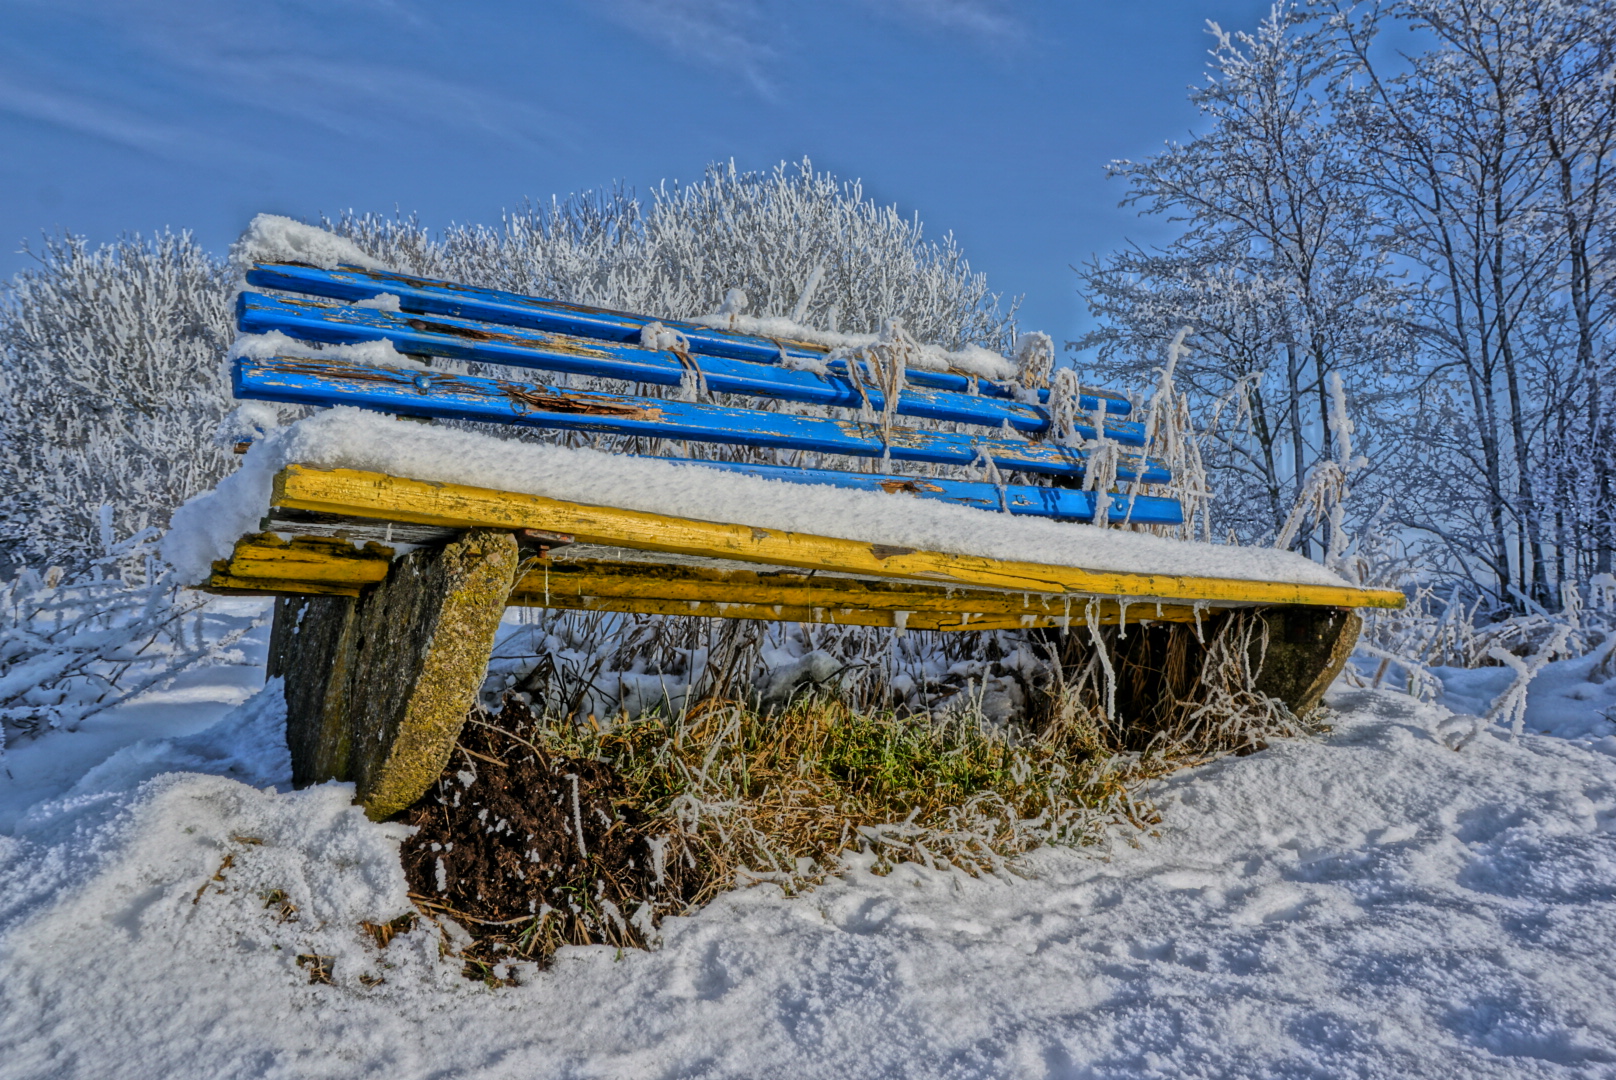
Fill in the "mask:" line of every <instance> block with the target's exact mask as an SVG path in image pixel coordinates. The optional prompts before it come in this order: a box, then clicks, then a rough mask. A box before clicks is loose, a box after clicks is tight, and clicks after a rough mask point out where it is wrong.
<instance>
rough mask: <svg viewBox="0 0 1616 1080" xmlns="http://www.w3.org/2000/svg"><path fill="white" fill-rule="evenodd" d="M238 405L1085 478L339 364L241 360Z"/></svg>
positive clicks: (1150, 477) (845, 427) (755, 417)
mask: <svg viewBox="0 0 1616 1080" xmlns="http://www.w3.org/2000/svg"><path fill="white" fill-rule="evenodd" d="M233 373H234V387H235V394H236V397H238V398H255V399H259V400H267V401H286V402H295V403H300V404H308V405H328V406H329V405H357V406H361V407H363V408H369V409H376V410H379V411H382V412H389V413H402V414H408V415H420V416H435V417H444V418H450V419H460V420H477V421H485V422H496V423H507V424H519V425H524V426H533V427H546V428H563V429H570V430H578V431H595V432H602V433H606V434H613V435H626V436H640V437H648V438H662V439H689V440H695V441H699V442H714V443H728V444H738V445H746V446H753V447H768V448H776V449H786V450H806V451H810V452H814V453H821V454H842V455H851V456H855V457H876V458H888V459H890V460H894V461H918V462H926V463H930V464H938V465H958V466H969V465H972V464H975V463H977V462H979V461H980V460H981V459H983V458H984V457H985V458H987V459H988V460H991V461H992V462H994V463H995V464H996V465H997V466H998V467H999V468H1000V469H1001V470H1004V471H1006V472H1009V471H1019V472H1026V473H1034V474H1040V475H1046V476H1060V477H1074V476H1080V475H1081V474H1082V471H1083V463H1084V460H1085V457H1084V455H1083V454H1082V452H1080V451H1078V450H1074V449H1072V448H1070V447H1066V446H1060V445H1057V444H1053V443H1044V442H1030V441H1027V440H1024V439H1016V438H992V437H985V436H974V435H967V434H962V433H956V432H942V431H923V430H917V429H914V428H905V427H898V426H894V427H893V428H891V429H890V431H888V432H883V430H882V428H881V426H880V425H878V424H873V423H864V422H860V421H852V420H835V419H830V418H828V417H818V416H792V415H790V414H786V413H773V412H763V411H760V410H756V409H735V408H729V407H726V406H720V405H710V404H706V403H701V402H689V401H678V400H673V399H668V398H647V397H632V396H625V395H617V394H602V393H596V392H592V391H583V390H572V389H568V388H564V387H553V386H543V385H537V384H529V383H515V382H509V381H506V380H503V379H485V378H479V377H475V376H470V375H452V374H448V373H444V372H435V371H430V370H420V371H408V370H400V369H398V368H389V367H375V366H371V365H368V364H356V363H350V362H347V361H342V360H334V359H310V358H304V357H272V358H270V359H267V360H257V359H252V358H249V357H238V358H237V359H236V361H235V365H234V369H233ZM1117 476H1118V478H1119V479H1122V480H1133V479H1140V480H1143V481H1144V482H1146V483H1151V484H1161V483H1166V482H1167V481H1168V480H1169V479H1170V478H1171V477H1170V474H1169V473H1168V471H1167V470H1166V469H1165V468H1164V467H1162V466H1161V465H1160V464H1159V463H1156V462H1151V461H1141V460H1139V459H1137V458H1131V459H1130V458H1124V459H1123V461H1122V462H1121V463H1119V465H1118V468H1117Z"/></svg>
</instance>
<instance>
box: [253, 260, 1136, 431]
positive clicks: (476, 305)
mask: <svg viewBox="0 0 1616 1080" xmlns="http://www.w3.org/2000/svg"><path fill="white" fill-rule="evenodd" d="M247 283H248V284H250V285H255V286H258V287H259V288H265V289H278V290H282V291H286V292H301V293H305V294H307V295H310V296H323V297H326V298H328V299H333V300H342V301H346V302H350V303H351V302H353V301H357V300H369V299H373V298H375V297H377V296H379V295H381V294H382V293H391V294H392V295H394V296H397V297H398V298H399V301H400V306H401V307H402V308H403V310H405V311H407V312H412V313H417V314H435V315H449V316H454V317H458V318H467V319H477V320H482V321H485V322H492V323H497V324H500V325H504V326H519V327H525V328H528V329H532V330H541V331H547V332H551V333H560V334H569V335H574V336H578V337H589V338H595V339H597V340H601V341H609V342H619V343H624V342H638V341H639V338H640V331H641V330H642V329H643V328H644V327H645V326H646V325H647V324H648V323H650V322H652V321H654V320H652V319H651V318H650V317H648V316H642V315H634V314H630V313H627V312H621V311H609V310H606V309H604V308H592V307H585V306H582V305H576V304H566V303H562V302H561V301H557V300H545V299H541V298H539V297H532V296H523V295H521V294H520V293H511V292H502V291H500V290H497V289H480V288H474V287H472V286H468V285H458V284H455V283H453V282H447V281H434V280H431V279H427V278H417V277H411V276H409V275H405V274H395V273H391V272H388V271H382V270H364V269H360V268H358V267H339V268H337V269H335V270H323V269H320V268H319V267H313V266H304V265H301V264H298V263H261V264H259V265H257V266H255V267H254V268H253V269H251V270H250V271H248V273H247ZM659 321H661V322H662V323H663V325H665V326H667V327H669V328H671V329H674V330H678V331H679V332H680V333H682V334H684V335H685V337H686V338H688V339H689V341H690V347H691V351H692V352H697V353H702V354H704V355H707V356H715V357H725V358H728V359H731V360H747V361H751V362H753V363H763V364H777V363H778V362H779V360H780V356H781V353H782V350H783V351H784V353H785V354H786V355H788V356H795V357H798V358H802V359H809V360H821V361H822V360H823V359H824V357H825V353H826V350H825V349H824V348H822V347H818V346H815V345H813V344H812V343H809V342H792V341H785V342H781V341H776V340H775V339H773V338H767V337H760V336H757V335H753V334H742V333H736V332H734V331H728V330H717V329H714V328H712V327H707V326H700V325H697V324H695V323H689V322H683V321H680V320H675V319H662V320H659ZM907 379H908V381H909V383H910V385H912V386H916V387H923V388H928V389H933V390H947V391H952V392H955V393H974V394H979V395H983V396H988V397H997V398H1009V397H1012V396H1013V393H1012V391H1010V390H1008V389H1006V388H1004V387H1000V386H997V385H995V384H993V383H991V382H986V381H983V380H978V379H975V378H973V377H971V376H968V375H961V374H957V373H955V372H945V371H925V370H921V369H916V368H911V369H909V371H908V373H907ZM1048 396H1049V392H1048V391H1047V390H1045V391H1040V392H1039V398H1040V400H1043V401H1047V400H1048ZM1079 404H1080V405H1081V407H1082V408H1083V409H1084V410H1085V411H1095V410H1098V409H1100V408H1102V407H1103V408H1104V409H1105V410H1106V412H1107V413H1109V414H1111V415H1115V416H1125V415H1127V414H1128V413H1129V411H1130V409H1131V406H1130V405H1129V403H1128V400H1127V399H1126V398H1124V397H1122V396H1121V395H1118V394H1109V393H1105V392H1103V391H1094V390H1085V392H1084V393H1083V394H1082V395H1081V397H1080V399H1079Z"/></svg>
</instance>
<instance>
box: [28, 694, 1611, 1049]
mask: <svg viewBox="0 0 1616 1080" xmlns="http://www.w3.org/2000/svg"><path fill="white" fill-rule="evenodd" d="M1595 689H1596V690H1600V691H1601V692H1602V688H1595ZM1332 702H1333V704H1334V706H1335V708H1336V709H1337V710H1339V711H1338V715H1337V716H1336V717H1335V719H1334V731H1333V733H1332V734H1331V735H1330V736H1329V737H1328V738H1326V739H1322V740H1307V741H1296V742H1287V743H1281V744H1277V745H1275V746H1273V747H1271V748H1270V749H1268V750H1266V751H1264V752H1262V753H1259V754H1255V755H1251V756H1249V757H1243V758H1228V759H1224V760H1222V761H1219V762H1215V763H1213V764H1210V765H1207V766H1204V767H1201V768H1199V769H1196V770H1192V771H1189V772H1185V773H1181V774H1178V775H1177V776H1175V777H1173V778H1171V779H1170V780H1169V781H1168V782H1166V783H1164V784H1162V785H1160V786H1159V787H1158V788H1157V789H1156V790H1155V791H1154V792H1153V793H1152V794H1153V800H1154V802H1155V804H1156V806H1157V807H1158V808H1159V809H1160V811H1161V814H1162V822H1161V824H1160V826H1159V827H1158V829H1157V832H1158V834H1159V835H1145V834H1139V833H1136V832H1132V831H1129V832H1122V831H1118V832H1117V834H1116V835H1115V836H1114V838H1113V839H1112V840H1111V842H1110V843H1109V844H1107V845H1105V846H1102V847H1100V848H1095V849H1081V850H1046V851H1043V852H1041V853H1038V854H1036V855H1035V856H1034V857H1033V858H1031V859H1030V860H1029V862H1028V864H1027V866H1026V874H1027V876H1025V877H1019V878H1005V879H981V880H973V879H970V878H966V877H964V876H962V875H959V874H957V873H947V872H940V871H928V870H924V869H921V868H917V867H913V866H905V867H900V868H899V869H898V870H897V871H895V872H894V873H892V874H890V875H888V876H885V877H879V876H876V875H873V874H871V873H869V872H868V869H867V867H866V865H865V864H864V863H862V862H861V861H860V860H858V859H853V860H851V861H850V862H849V864H848V866H847V870H846V873H845V875H844V876H843V877H842V878H840V879H838V880H834V881H832V882H830V883H828V884H826V885H825V886H823V887H821V888H819V889H817V890H814V891H813V892H811V893H809V894H806V895H804V896H801V897H796V898H787V897H784V896H782V895H780V893H779V892H778V890H777V889H776V888H775V887H774V886H772V885H760V886H756V887H753V888H749V889H743V890H739V891H736V892H733V893H730V894H727V895H725V896H722V897H720V898H719V899H718V900H717V901H716V902H714V903H713V904H711V905H709V906H708V907H707V908H706V909H705V910H703V911H702V912H700V913H699V914H697V915H695V916H693V917H690V918H682V919H673V920H670V921H669V922H668V923H667V924H666V925H665V927H664V932H663V941H662V944H661V946H660V948H658V949H656V950H655V951H651V952H640V951H635V950H628V951H625V952H623V953H622V954H621V955H619V954H618V953H617V952H616V951H615V950H612V949H607V948H598V947H597V948H567V949H563V950H561V952H560V953H559V954H558V957H557V962H556V964H555V966H554V967H553V968H552V969H550V970H549V971H546V972H537V971H533V970H528V969H522V970H519V975H520V976H521V977H522V979H523V985H520V986H517V987H513V988H504V989H500V990H490V989H488V988H486V987H484V986H483V985H481V984H478V983H472V982H468V981H466V980H464V979H462V978H461V977H460V975H459V964H458V962H457V961H456V960H455V958H454V957H453V956H452V955H449V956H440V955H439V947H440V941H442V942H445V943H448V944H449V945H450V946H451V947H452V939H453V936H454V932H453V930H452V929H450V930H448V931H447V932H445V933H444V934H441V935H440V933H439V932H438V931H436V930H435V929H433V928H431V927H430V926H426V925H422V926H418V927H417V928H416V929H414V930H411V931H409V932H408V933H405V934H402V935H400V936H399V937H397V938H395V939H394V940H393V942H392V943H391V944H390V945H389V946H388V947H387V948H386V949H385V950H381V949H378V948H376V947H375V945H374V943H373V942H372V941H371V940H370V939H369V938H368V937H367V936H366V935H365V934H364V933H363V931H362V930H361V928H360V925H359V924H360V922H361V921H365V920H368V921H371V922H379V921H384V920H386V919H390V918H392V917H394V916H397V915H400V914H404V913H406V912H407V911H408V910H409V906H408V900H407V897H406V896H405V893H404V881H403V878H402V875H401V874H400V873H399V871H398V863H397V858H396V854H395V848H396V845H397V843H398V841H399V830H398V828H397V827H396V826H388V825H377V824H374V823H371V822H369V821H367V820H366V819H365V818H364V817H363V815H362V814H361V813H360V812H359V811H358V810H356V809H355V808H353V807H352V806H351V805H349V801H350V799H351V795H352V792H351V789H350V788H349V787H348V786H347V785H342V784H328V785H322V786H319V787H315V788H311V789H307V790H304V791H298V792H290V791H287V790H285V781H286V773H285V766H284V763H283V761H282V760H280V759H278V757H277V755H276V753H274V752H272V750H271V749H270V748H271V747H272V746H273V745H274V743H275V741H276V739H277V738H278V737H279V735H280V732H279V727H278V725H279V723H280V706H279V693H278V689H277V688H275V687H270V688H267V689H266V691H265V693H264V694H262V695H260V696H259V697H257V698H254V699H253V700H252V701H249V702H248V703H247V704H245V705H243V706H242V707H241V708H239V709H238V710H237V711H236V712H235V713H233V714H231V715H230V716H228V717H226V718H225V719H224V720H223V721H221V722H220V723H219V724H218V725H216V726H215V727H214V728H213V729H211V730H210V731H208V732H204V733H202V734H201V735H197V736H192V737H189V738H187V739H165V740H157V741H156V742H153V743H146V744H137V745H136V746H132V747H129V748H127V750H125V751H121V752H120V753H119V754H117V755H115V756H114V758H113V760H111V761H109V762H108V763H107V764H106V765H105V766H103V767H101V768H99V769H97V770H94V771H92V773H91V774H90V775H88V776H86V777H85V778H84V780H83V781H82V782H81V783H79V784H78V785H77V786H76V787H75V788H74V789H73V790H72V791H71V792H69V793H68V794H66V795H64V796H63V797H59V798H55V799H52V800H50V801H49V802H47V803H46V804H44V805H41V806H37V807H35V808H34V809H33V810H31V811H29V812H28V813H27V814H26V815H24V816H23V818H22V820H21V822H20V823H19V825H18V827H17V829H16V830H15V833H14V835H11V836H0V1049H3V1052H4V1058H3V1059H0V1060H3V1061H4V1062H5V1064H4V1066H3V1069H0V1071H3V1072H4V1074H5V1075H6V1077H7V1078H8V1080H34V1078H41V1080H42V1078H45V1077H51V1078H60V1080H71V1078H77V1077H97V1078H99V1077H105V1076H118V1077H120V1078H128V1080H144V1078H147V1077H151V1078H158V1077H161V1078H164V1080H169V1078H177V1080H184V1078H190V1077H197V1078H204V1077H205V1078H208V1080H214V1078H218V1077H235V1076H286V1077H292V1076H296V1077H327V1076H329V1077H344V1078H346V1077H387V1078H389V1080H414V1078H418V1077H419V1078H425V1077H432V1076H446V1075H455V1076H511V1077H523V1078H524V1080H528V1078H531V1080H544V1078H548V1077H572V1076H696V1075H699V1076H706V1077H756V1076H780V1075H790V1076H800V1077H835V1078H838V1080H841V1078H861V1077H917V1078H919V1077H925V1078H931V1077H939V1076H949V1077H994V1078H998V1077H1094V1078H1113V1077H1114V1078H1119V1080H1120V1078H1124V1077H1127V1078H1133V1077H1162V1078H1166V1077H1174V1078H1178V1077H1229V1078H1234V1077H1241V1078H1244V1077H1254V1076H1260V1077H1315V1076H1432V1077H1436V1076H1465V1077H1479V1078H1494V1077H1497V1078H1506V1077H1507V1078H1516V1077H1577V1078H1589V1080H1592V1078H1596V1077H1608V1076H1610V1075H1612V1072H1613V1071H1616V969H1613V967H1612V965H1611V962H1610V957H1611V956H1612V955H1616V886H1613V885H1612V882H1613V881H1616V756H1613V755H1616V739H1613V738H1610V737H1609V736H1604V737H1603V740H1604V741H1608V742H1609V743H1611V744H1612V745H1610V746H1608V747H1606V746H1604V745H1603V742H1602V741H1601V739H1598V738H1584V739H1579V740H1563V739H1556V738H1549V737H1545V736H1540V735H1527V736H1525V737H1523V738H1521V739H1520V740H1518V741H1511V740H1510V739H1509V738H1508V736H1507V734H1506V733H1504V732H1502V731H1500V730H1498V729H1496V728H1493V729H1488V730H1485V731H1482V732H1481V733H1479V734H1478V735H1476V736H1475V737H1474V738H1472V739H1470V740H1469V741H1468V742H1466V743H1465V745H1464V746H1463V748H1462V749H1460V750H1458V751H1454V750H1451V749H1449V744H1450V738H1449V736H1450V730H1449V729H1450V728H1452V727H1453V725H1454V722H1455V720H1456V719H1458V718H1456V717H1454V716H1453V715H1452V714H1451V713H1450V712H1448V710H1446V709H1444V708H1442V707H1440V706H1436V705H1419V704H1416V703H1414V702H1412V701H1411V700H1410V699H1408V698H1406V697H1404V696H1401V695H1398V694H1393V693H1389V692H1384V691H1381V692H1375V691H1351V692H1346V693H1340V694H1337V695H1336V696H1334V697H1333V698H1332ZM1606 726H1607V728H1608V726H1609V725H1608V724H1607V725H1606ZM72 737H73V736H71V735H68V734H66V733H56V734H54V735H52V736H50V738H53V739H57V740H59V741H61V742H66V741H67V740H70V739H71V738H72ZM281 753H284V751H283V750H282V751H281ZM269 785H274V786H269ZM227 855H228V856H230V857H231V858H230V864H229V865H228V866H227V867H224V868H223V869H221V866H224V863H225V857H226V856H227ZM277 895H278V896H279V897H280V898H281V899H276V897H277ZM266 897H269V898H270V899H269V900H268V901H267V902H266V899H265V898H266ZM283 903H289V904H290V905H291V906H292V908H293V909H294V910H293V911H292V913H291V914H290V915H289V916H288V915H287V914H286V909H285V908H284V907H283V906H282V904H283ZM309 955H318V956H322V957H326V958H328V959H327V961H326V963H327V964H328V966H329V970H330V971H331V974H332V980H333V981H332V984H331V985H321V984H311V983H310V981H309V977H308V971H309V969H308V967H307V965H305V966H299V964H298V962H297V958H298V957H299V956H309ZM361 976H364V977H365V978H366V979H368V980H371V981H374V979H376V978H381V979H383V980H384V981H383V982H381V983H379V984H375V985H370V986H367V985H366V984H365V982H363V981H361Z"/></svg>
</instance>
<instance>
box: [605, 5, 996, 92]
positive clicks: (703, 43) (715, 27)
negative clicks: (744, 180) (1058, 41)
mask: <svg viewBox="0 0 1616 1080" xmlns="http://www.w3.org/2000/svg"><path fill="white" fill-rule="evenodd" d="M816 2H818V3H819V4H821V5H823V8H822V9H821V10H822V11H823V10H825V9H829V10H830V11H831V12H832V14H831V17H832V18H837V17H840V18H849V17H850V16H852V14H853V12H852V11H850V10H849V8H850V7H851V8H863V9H864V10H865V11H867V12H873V13H875V14H877V15H879V16H883V17H885V18H886V19H887V21H889V22H892V23H895V24H897V25H898V26H900V27H903V28H906V29H909V30H921V31H926V32H930V33H945V34H954V35H960V36H964V37H967V38H971V39H974V40H975V41H977V42H979V43H982V44H986V45H990V46H995V47H998V46H1003V45H1006V44H1013V43H1016V42H1019V41H1021V40H1023V39H1024V38H1025V36H1026V27H1025V25H1024V23H1023V20H1022V19H1021V18H1020V16H1019V15H1018V14H1017V13H1016V12H1015V11H1013V10H1012V0H840V2H838V0H816ZM586 3H587V7H588V10H590V11H593V12H597V13H599V14H602V15H604V16H605V17H607V18H609V19H610V20H611V21H612V22H614V23H616V24H617V25H618V26H621V27H623V28H624V29H626V30H628V31H630V32H631V33H633V34H635V35H637V36H638V37H640V38H642V39H643V40H646V41H649V42H651V43H652V44H653V45H659V46H661V47H663V48H666V49H667V50H668V51H669V52H670V53H674V54H677V55H679V56H681V57H683V58H685V59H687V60H693V61H696V62H698V63H702V64H706V65H709V66H711V67H714V68H717V69H721V70H728V71H729V72H731V73H732V74H734V75H737V76H739V77H740V78H742V79H743V80H745V81H746V82H748V83H750V84H751V85H752V87H753V88H754V89H755V90H757V91H758V92H759V93H761V94H762V95H764V96H765V97H770V98H772V97H774V96H776V92H777V90H778V84H779V82H780V81H781V80H780V77H779V75H778V74H777V72H779V71H780V70H781V69H782V68H783V67H784V66H785V65H786V63H787V62H788V61H790V60H793V59H796V58H795V57H794V56H793V55H792V52H793V50H792V49H791V48H790V47H789V44H788V43H789V41H790V39H791V36H792V33H793V31H792V27H791V22H792V20H793V16H794V15H797V14H799V13H800V11H801V9H800V8H796V7H794V6H793V5H792V4H790V3H789V2H787V0H586ZM837 8H840V15H837V14H835V9H837Z"/></svg>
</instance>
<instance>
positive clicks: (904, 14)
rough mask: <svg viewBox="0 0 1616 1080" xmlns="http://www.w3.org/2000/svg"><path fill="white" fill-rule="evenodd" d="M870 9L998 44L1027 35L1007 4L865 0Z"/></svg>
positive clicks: (1002, 0)
mask: <svg viewBox="0 0 1616 1080" xmlns="http://www.w3.org/2000/svg"><path fill="white" fill-rule="evenodd" d="M864 3H865V5H866V6H868V7H870V8H872V9H874V10H876V11H879V12H882V13H883V14H886V15H889V16H891V17H893V18H896V19H899V20H901V21H904V22H908V23H911V24H919V25H921V26H926V27H931V28H936V29H939V30H954V31H959V32H962V33H965V34H970V35H973V36H977V37H982V38H988V39H992V40H995V41H1008V40H1013V39H1016V38H1020V37H1021V36H1022V34H1023V33H1024V31H1025V27H1024V26H1023V24H1022V21H1021V19H1020V18H1018V17H1017V16H1016V15H1014V14H1012V13H1011V11H1010V7H1011V5H1010V4H1009V3H1006V2H1005V0H864Z"/></svg>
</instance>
